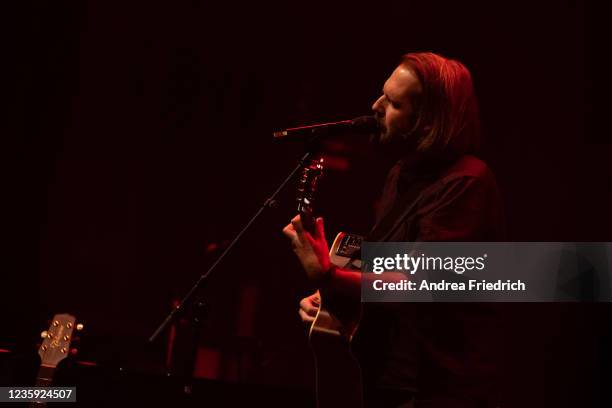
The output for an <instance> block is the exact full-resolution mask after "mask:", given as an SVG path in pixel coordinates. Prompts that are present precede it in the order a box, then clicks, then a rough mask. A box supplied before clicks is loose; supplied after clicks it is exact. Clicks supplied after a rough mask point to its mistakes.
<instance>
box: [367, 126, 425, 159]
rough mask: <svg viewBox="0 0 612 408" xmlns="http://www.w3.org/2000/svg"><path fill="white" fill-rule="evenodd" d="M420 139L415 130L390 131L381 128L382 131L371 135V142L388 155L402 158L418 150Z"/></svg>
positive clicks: (376, 148) (375, 147) (379, 150)
mask: <svg viewBox="0 0 612 408" xmlns="http://www.w3.org/2000/svg"><path fill="white" fill-rule="evenodd" d="M418 139H419V138H418V137H417V135H416V133H415V132H410V131H408V132H395V133H389V132H388V130H387V129H386V128H381V131H380V132H378V133H376V134H372V135H370V138H369V144H370V145H371V146H373V147H374V149H375V150H377V151H378V152H379V153H381V154H383V155H385V156H387V157H391V158H401V157H404V156H405V155H407V154H409V153H413V152H415V151H416V147H417V144H418V143H417V142H418Z"/></svg>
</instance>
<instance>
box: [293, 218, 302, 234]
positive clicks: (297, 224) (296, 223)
mask: <svg viewBox="0 0 612 408" xmlns="http://www.w3.org/2000/svg"><path fill="white" fill-rule="evenodd" d="M291 225H293V228H294V229H295V232H297V233H298V234H301V233H302V232H304V226H303V225H302V218H301V217H300V215H299V214H298V215H296V216H295V217H293V219H292V220H291Z"/></svg>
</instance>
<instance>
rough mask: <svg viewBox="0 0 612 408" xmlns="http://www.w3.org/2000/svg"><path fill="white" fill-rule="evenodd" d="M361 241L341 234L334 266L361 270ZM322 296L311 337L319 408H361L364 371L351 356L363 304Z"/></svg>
mask: <svg viewBox="0 0 612 408" xmlns="http://www.w3.org/2000/svg"><path fill="white" fill-rule="evenodd" d="M361 241H362V238H361V237H360V236H357V235H352V234H346V233H342V232H341V233H340V234H338V235H337V236H336V239H335V240H334V243H333V244H332V247H331V250H330V259H331V261H332V263H334V265H336V266H338V267H341V268H345V269H350V268H355V269H358V268H359V267H360V266H361V262H360V261H359V260H358V259H356V258H355V256H356V255H357V254H358V253H359V250H360V248H361ZM319 296H320V304H319V311H318V313H317V316H316V317H315V320H314V322H313V323H312V326H311V327H310V333H309V341H310V346H311V348H312V350H313V354H314V356H315V367H316V393H317V406H318V407H319V408H328V407H330V408H332V407H361V406H362V405H363V402H362V400H363V386H362V379H361V368H360V366H359V362H358V361H357V359H356V358H355V356H353V354H352V352H351V340H352V339H353V336H354V335H355V333H356V331H357V328H358V326H359V319H360V317H361V301H360V299H342V300H340V301H337V302H334V299H329V298H326V297H325V296H324V295H322V294H321V293H319ZM332 311H333V312H332Z"/></svg>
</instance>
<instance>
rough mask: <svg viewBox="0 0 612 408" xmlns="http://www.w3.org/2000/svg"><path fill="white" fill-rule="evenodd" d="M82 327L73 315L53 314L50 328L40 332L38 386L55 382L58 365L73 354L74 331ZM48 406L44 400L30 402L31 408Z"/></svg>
mask: <svg viewBox="0 0 612 408" xmlns="http://www.w3.org/2000/svg"><path fill="white" fill-rule="evenodd" d="M82 328H83V325H82V324H76V319H75V317H74V316H72V315H69V314H56V315H55V316H53V320H51V325H50V326H49V328H48V329H47V330H45V331H43V332H42V333H41V334H40V335H41V337H42V339H43V341H42V344H41V345H40V348H39V349H38V355H39V356H40V369H39V371H38V375H37V376H36V386H37V387H50V386H51V385H52V384H53V375H54V374H55V370H56V368H57V365H58V364H59V363H60V362H61V361H62V360H64V359H65V358H66V357H68V355H69V354H71V348H70V345H71V343H72V342H73V340H74V339H73V337H74V336H73V333H74V331H75V330H78V331H80V330H81V329H82ZM74 350H75V349H72V351H74ZM46 406H47V403H46V402H42V401H33V402H31V403H30V408H34V407H38V408H40V407H46Z"/></svg>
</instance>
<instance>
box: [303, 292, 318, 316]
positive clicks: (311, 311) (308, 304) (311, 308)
mask: <svg viewBox="0 0 612 408" xmlns="http://www.w3.org/2000/svg"><path fill="white" fill-rule="evenodd" d="M300 310H303V311H304V312H305V313H306V314H308V315H309V316H316V315H317V313H318V312H319V307H318V306H317V305H315V304H313V303H312V300H311V299H310V298H309V297H307V298H304V299H302V300H301V301H300Z"/></svg>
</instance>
